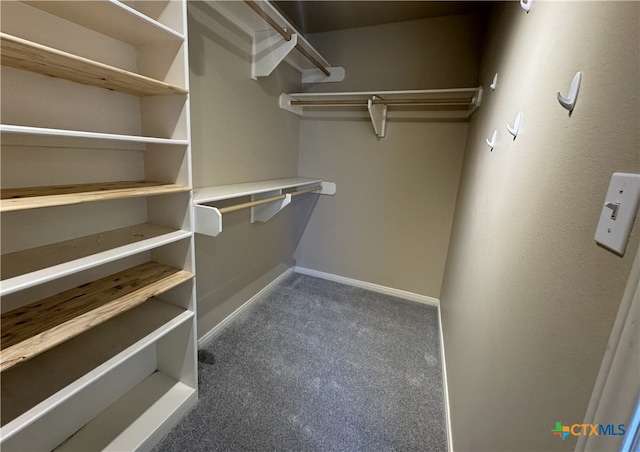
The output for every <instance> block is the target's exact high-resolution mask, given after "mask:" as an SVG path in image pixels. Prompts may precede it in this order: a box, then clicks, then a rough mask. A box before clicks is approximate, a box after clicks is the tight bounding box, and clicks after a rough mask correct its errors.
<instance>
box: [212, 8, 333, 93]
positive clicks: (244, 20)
mask: <svg viewBox="0 0 640 452" xmlns="http://www.w3.org/2000/svg"><path fill="white" fill-rule="evenodd" d="M205 3H206V4H207V5H209V6H210V7H211V8H212V9H214V10H215V11H217V12H218V13H219V14H221V15H222V16H224V17H225V18H227V20H229V21H230V22H232V23H233V24H235V25H236V26H237V27H238V28H240V29H241V30H243V31H244V32H245V33H246V34H247V35H248V36H250V37H251V39H252V41H253V45H252V55H251V61H252V63H251V78H252V79H254V80H257V79H258V77H267V76H268V75H269V74H271V72H272V71H273V70H274V69H275V68H276V67H278V65H279V64H280V63H282V62H283V61H284V62H286V63H288V64H290V65H291V66H292V67H294V68H295V69H296V70H298V71H300V73H301V74H302V80H301V81H302V83H326V82H341V81H342V80H344V76H345V71H344V68H343V67H341V66H336V67H331V65H330V64H329V62H328V61H327V60H326V59H325V58H324V57H323V56H322V55H320V53H319V52H318V51H317V50H316V49H315V48H314V47H313V46H312V45H311V44H309V42H308V41H307V40H306V39H305V38H304V37H303V36H302V34H300V33H299V32H298V31H297V30H296V28H295V27H294V26H293V25H292V24H291V23H290V22H289V21H288V20H287V19H286V18H285V17H284V16H283V15H282V14H280V12H279V11H278V10H277V9H276V8H275V7H274V6H273V5H271V3H269V2H268V1H267V0H255V1H250V2H245V1H219V0H205ZM249 4H251V5H252V6H253V8H255V10H254V9H253V8H252V7H251V6H249ZM256 10H258V12H256ZM259 11H262V13H260V12H259ZM263 15H264V16H266V17H268V18H269V19H270V20H271V21H273V22H272V23H271V24H270V23H269V21H268V20H265V18H264V17H263ZM276 27H277V28H280V29H281V30H284V32H285V33H286V34H287V36H289V38H290V39H289V40H287V39H285V38H284V37H283V36H282V35H281V34H279V33H278V32H277V31H276ZM314 61H315V62H316V63H318V64H317V65H316V64H314ZM318 66H320V67H322V68H323V69H319V68H318Z"/></svg>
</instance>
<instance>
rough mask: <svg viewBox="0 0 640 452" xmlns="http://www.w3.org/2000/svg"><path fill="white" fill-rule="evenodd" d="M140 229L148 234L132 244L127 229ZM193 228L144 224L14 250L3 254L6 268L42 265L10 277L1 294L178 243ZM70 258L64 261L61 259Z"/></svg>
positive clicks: (0, 285)
mask: <svg viewBox="0 0 640 452" xmlns="http://www.w3.org/2000/svg"><path fill="white" fill-rule="evenodd" d="M136 228H138V230H139V231H143V232H142V233H143V234H146V235H148V236H149V238H145V239H143V240H139V241H137V242H133V243H127V242H132V241H133V240H132V239H130V238H128V235H129V234H128V231H133V230H135V229H136ZM191 235H192V233H191V232H190V231H182V230H178V231H176V230H171V229H169V228H163V227H160V226H155V225H150V224H142V225H136V226H132V227H128V228H122V229H117V230H113V231H106V232H104V233H102V234H94V235H91V236H86V237H81V238H79V239H75V240H69V241H65V242H62V243H59V244H53V245H47V246H43V247H38V248H35V249H32V250H25V251H21V252H16V253H11V254H8V255H6V256H3V257H2V265H3V267H4V266H6V265H11V264H12V262H13V263H15V262H17V263H18V265H20V266H21V267H22V268H25V266H27V265H33V263H32V262H27V263H25V261H30V260H33V259H34V258H36V256H37V259H38V261H37V262H36V264H37V265H39V266H44V268H39V269H36V270H33V271H28V272H27V273H24V274H20V275H17V276H13V277H10V278H8V279H5V280H3V281H1V282H0V296H4V295H8V294H10V293H14V292H17V291H19V290H24V289H27V288H29V287H33V286H37V285H39V284H42V283H45V282H48V281H52V280H54V279H58V278H62V277H64V276H68V275H71V274H73V273H77V272H80V271H83V270H88V269H90V268H94V267H97V266H99V265H103V264H106V263H108V262H113V261H115V260H118V259H123V258H125V257H128V256H132V255H134V254H138V253H141V252H143V251H148V250H151V249H154V248H158V247H161V246H163V245H167V244H169V243H173V242H177V241H179V240H183V239H188V238H189V237H191ZM61 258H62V259H67V260H66V261H64V262H61V263H56V262H59V261H60V260H61ZM5 271H6V270H5Z"/></svg>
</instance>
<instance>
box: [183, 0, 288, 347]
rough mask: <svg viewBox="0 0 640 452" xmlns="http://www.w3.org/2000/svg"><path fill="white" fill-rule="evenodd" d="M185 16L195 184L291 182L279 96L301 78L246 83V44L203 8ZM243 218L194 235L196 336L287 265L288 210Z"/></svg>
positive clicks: (284, 71) (196, 6) (192, 6)
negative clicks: (263, 219)
mask: <svg viewBox="0 0 640 452" xmlns="http://www.w3.org/2000/svg"><path fill="white" fill-rule="evenodd" d="M188 13H189V57H190V61H189V63H190V69H191V73H190V83H191V118H192V142H193V179H194V186H195V187H203V186H209V185H221V184H232V183H241V182H251V181H256V180H265V179H277V178H283V177H294V176H296V175H297V171H298V135H299V133H298V132H299V119H298V118H297V117H296V116H295V115H291V114H290V113H287V112H285V111H284V110H281V109H280V108H279V107H278V96H279V94H280V93H281V92H283V91H285V92H286V91H292V90H297V89H299V80H300V74H299V73H298V72H296V71H294V70H293V69H291V68H290V67H289V66H288V65H282V66H281V68H279V69H277V71H276V72H275V73H273V74H271V76H269V77H267V78H264V79H260V80H259V81H257V82H256V81H254V80H251V78H250V74H251V72H250V71H251V67H250V63H251V57H250V50H251V40H250V38H249V37H247V36H246V35H244V34H243V33H242V32H240V31H239V30H238V29H237V28H236V27H234V26H233V25H231V24H229V23H228V22H227V21H226V20H225V19H224V18H222V17H220V16H219V15H218V14H216V13H215V12H214V11H213V10H212V9H211V8H210V7H208V6H207V5H206V4H203V3H201V2H191V1H190V2H189V5H188ZM238 201H246V198H241V199H239V200H238ZM249 219H250V210H249V209H247V210H243V211H238V212H234V213H230V214H226V215H225V216H224V220H223V232H222V233H221V234H220V235H219V236H218V237H208V236H204V235H200V234H198V235H196V265H197V269H198V276H197V291H198V336H199V337H201V336H202V335H204V334H206V333H207V332H208V331H209V330H210V329H211V328H213V327H214V326H215V325H217V324H218V323H219V322H220V321H221V320H223V319H224V318H225V317H226V316H227V315H229V314H230V313H231V312H233V311H234V310H235V309H236V308H238V307H239V306H240V305H241V304H242V303H244V302H245V301H247V300H248V299H249V298H251V297H252V296H253V295H254V294H255V293H257V292H258V291H259V290H260V289H262V288H263V287H264V286H265V285H267V284H268V283H269V282H271V281H272V280H273V279H274V278H275V277H276V276H278V275H279V274H280V273H282V272H283V271H284V270H286V269H287V268H289V267H290V266H291V265H292V264H293V258H292V254H293V250H294V248H295V244H296V229H295V224H294V215H293V213H292V212H291V209H285V210H284V211H283V212H281V213H279V214H278V215H276V216H275V217H274V218H273V219H272V220H270V221H269V222H267V223H255V224H250V222H249Z"/></svg>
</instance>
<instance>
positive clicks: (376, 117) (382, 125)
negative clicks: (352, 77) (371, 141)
mask: <svg viewBox="0 0 640 452" xmlns="http://www.w3.org/2000/svg"><path fill="white" fill-rule="evenodd" d="M379 99H380V97H378V96H373V97H372V98H371V99H369V100H368V101H367V109H368V110H369V117H370V118H371V124H373V131H374V132H375V133H376V136H377V137H378V139H380V138H384V134H385V132H386V131H387V105H386V104H379V103H374V101H375V100H379Z"/></svg>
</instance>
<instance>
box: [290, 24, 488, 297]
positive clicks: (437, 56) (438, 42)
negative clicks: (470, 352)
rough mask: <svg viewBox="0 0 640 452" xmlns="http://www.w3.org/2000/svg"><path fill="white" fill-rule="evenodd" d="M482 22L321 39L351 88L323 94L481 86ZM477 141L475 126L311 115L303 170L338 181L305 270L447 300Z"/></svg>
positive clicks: (304, 245) (323, 205)
mask: <svg viewBox="0 0 640 452" xmlns="http://www.w3.org/2000/svg"><path fill="white" fill-rule="evenodd" d="M480 24H481V21H479V20H478V18H476V17H474V16H451V17H444V18H438V19H426V20H418V21H411V22H403V23H395V24H388V25H380V26H373V27H362V28H355V29H350V30H342V31H337V32H328V33H319V34H315V35H311V36H310V41H311V42H312V43H313V44H314V46H316V48H317V49H318V50H319V51H320V52H321V53H322V54H323V55H325V56H326V57H327V59H328V60H329V61H330V62H331V63H332V64H333V65H336V66H344V67H345V69H346V78H345V81H344V82H341V83H334V84H325V85H317V86H312V87H310V88H306V89H309V90H314V91H319V90H322V91H363V90H403V89H432V88H452V87H473V86H476V81H477V80H476V77H477V68H478V64H479V58H480V44H479V42H480V39H479V36H478V33H480V32H481V30H482V27H481V26H480ZM466 134H467V123H463V122H419V121H408V122H404V121H390V122H389V123H388V124H387V133H386V137H385V138H382V139H380V140H377V139H376V136H375V134H374V133H373V128H372V126H371V123H370V122H368V120H366V119H364V120H359V119H353V118H352V119H345V118H337V117H331V116H330V114H327V115H323V117H315V118H304V119H303V120H302V122H301V128H300V155H299V173H300V175H306V176H317V177H322V178H324V179H326V180H331V181H335V182H336V184H337V188H338V189H337V194H336V195H335V196H333V197H321V198H320V199H319V200H318V203H317V205H316V207H315V210H314V211H313V214H312V216H311V218H310V219H309V223H308V225H307V227H306V229H305V231H304V234H303V236H302V240H301V241H300V244H299V246H298V248H297V250H296V253H295V258H296V264H297V265H299V266H302V267H307V268H312V269H314V270H319V271H323V272H328V273H333V274H337V275H340V276H346V277H349V278H355V279H359V280H363V281H368V282H372V283H375V284H381V285H384V286H387V287H393V288H397V289H401V290H406V291H410V292H414V293H418V294H422V295H427V296H431V297H438V296H439V295H440V286H441V282H442V276H443V272H444V263H445V259H446V253H447V246H448V242H449V232H450V228H451V223H452V219H453V211H454V207H455V199H456V192H457V187H458V178H459V174H460V169H461V165H462V157H463V152H464V145H465V140H466Z"/></svg>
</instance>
